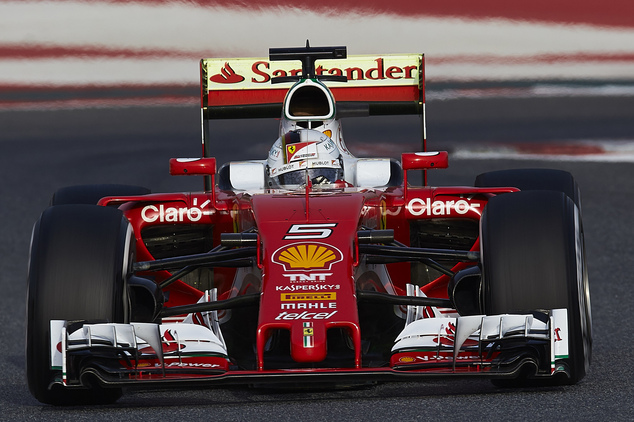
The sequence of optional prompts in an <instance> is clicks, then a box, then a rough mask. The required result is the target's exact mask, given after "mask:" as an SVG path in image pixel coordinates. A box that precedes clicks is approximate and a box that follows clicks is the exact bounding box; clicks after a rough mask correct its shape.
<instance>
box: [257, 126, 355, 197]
mask: <svg viewBox="0 0 634 422" xmlns="http://www.w3.org/2000/svg"><path fill="white" fill-rule="evenodd" d="M267 165H268V185H269V187H270V188H274V189H277V188H282V189H293V188H297V187H299V186H302V185H306V184H308V182H310V183H311V184H312V185H313V186H319V185H322V186H323V185H329V184H332V183H335V182H336V181H338V180H343V179H344V176H343V166H342V162H341V153H340V152H339V149H338V148H337V146H336V145H335V143H334V142H333V140H332V139H330V137H328V136H326V135H325V134H324V133H321V132H319V131H316V130H311V129H299V130H294V131H290V132H288V133H285V134H284V135H282V136H280V137H279V138H278V139H277V141H275V143H274V144H273V147H271V150H270V151H269V156H268V159H267Z"/></svg>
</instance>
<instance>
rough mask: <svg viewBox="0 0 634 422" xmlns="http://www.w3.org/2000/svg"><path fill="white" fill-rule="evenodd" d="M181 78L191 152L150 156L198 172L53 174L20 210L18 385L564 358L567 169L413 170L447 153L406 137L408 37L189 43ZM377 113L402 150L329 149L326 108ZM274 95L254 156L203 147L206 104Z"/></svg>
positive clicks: (403, 374)
mask: <svg viewBox="0 0 634 422" xmlns="http://www.w3.org/2000/svg"><path fill="white" fill-rule="evenodd" d="M326 84H327V85H326ZM201 85H202V86H201V93H202V94H201V97H202V98H201V103H202V104H201V116H202V123H203V124H202V127H203V135H202V138H203V154H202V155H203V157H202V158H195V159H172V160H171V161H170V172H171V174H173V175H199V176H203V177H204V190H202V191H200V192H192V193H154V194H152V193H150V192H149V190H147V189H144V188H141V187H136V186H121V185H90V186H72V187H67V188H63V189H60V190H59V191H58V192H56V193H55V195H54V196H53V199H52V202H51V206H50V207H49V208H47V209H46V210H45V211H44V212H43V213H42V215H41V217H40V218H39V220H38V221H37V222H36V224H35V226H34V229H33V238H32V247H31V256H30V263H29V287H28V305H27V308H28V327H27V350H26V358H27V378H28V384H29V388H30V390H31V392H32V394H33V395H34V396H35V397H36V398H37V399H38V400H39V401H41V402H44V403H51V404H67V403H107V402H113V401H115V400H117V399H118V398H119V397H120V395H121V392H122V388H123V387H134V386H140V387H144V388H147V387H152V386H156V387H165V386H173V387H183V386H192V387H195V386H213V385H219V386H220V385H227V384H249V385H270V384H275V385H293V384H301V385H310V383H318V384H319V385H323V384H324V383H330V384H333V385H338V384H345V385H351V384H356V383H358V384H364V383H369V382H377V381H404V380H407V381H410V380H414V379H424V378H426V377H436V376H482V377H488V378H491V379H492V380H493V381H494V382H495V383H497V384H503V385H515V384H519V385H525V384H527V383H530V384H540V385H541V384H549V385H552V384H553V383H554V384H573V383H576V382H577V381H579V380H580V379H581V378H583V377H584V375H585V374H586V371H587V370H588V366H589V363H590V356H591V346H592V340H591V313H590V298H589V290H588V279H587V270H586V259H585V250H584V239H583V225H582V221H581V212H580V196H579V189H578V187H577V184H576V183H575V180H574V179H573V177H572V176H571V175H570V174H569V173H566V172H563V171H559V170H544V169H539V170H527V169H523V170H506V171H498V172H490V173H484V174H481V175H479V176H477V177H476V179H475V184H474V187H431V186H427V182H426V181H427V177H426V172H427V171H428V170H432V169H442V168H446V167H447V163H448V161H447V153H446V152H426V147H425V120H424V111H425V90H424V57H423V56H422V55H416V54H415V55H383V56H350V57H348V56H347V51H346V48H345V47H310V46H309V45H308V43H307V45H306V47H301V48H275V49H270V51H269V58H268V59H266V58H262V59H206V60H202V61H201ZM396 114H413V115H419V116H420V118H421V121H422V127H423V133H422V140H423V142H422V147H421V150H422V152H412V153H403V154H402V156H401V160H400V161H398V160H396V159H390V158H372V159H368V158H357V157H355V156H353V155H352V154H351V153H350V152H349V151H348V149H347V148H346V145H345V142H344V139H343V135H342V131H341V119H342V118H343V117H346V116H352V115H396ZM280 116H281V121H280V132H279V138H278V139H277V141H276V142H275V143H274V144H273V146H272V147H271V149H270V152H269V154H268V157H267V158H266V159H262V160H252V161H241V162H230V163H228V164H224V165H222V166H220V167H219V168H218V169H217V168H216V160H215V159H214V158H212V157H211V147H210V143H211V142H210V133H211V131H210V130H209V125H210V121H211V120H213V119H224V118H255V117H262V118H266V117H269V118H280ZM388 141H389V140H388ZM414 173H419V174H421V173H422V178H421V177H420V175H419V174H416V175H415V177H414ZM408 175H409V178H408ZM421 179H422V182H421ZM416 182H417V183H416Z"/></svg>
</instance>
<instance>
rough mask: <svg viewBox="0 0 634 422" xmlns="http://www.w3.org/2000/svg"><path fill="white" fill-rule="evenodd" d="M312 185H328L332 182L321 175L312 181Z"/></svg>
mask: <svg viewBox="0 0 634 422" xmlns="http://www.w3.org/2000/svg"><path fill="white" fill-rule="evenodd" d="M311 183H312V184H313V186H314V185H327V184H329V183H330V180H328V178H327V177H326V176H324V175H321V174H320V175H319V176H317V177H315V178H313V179H312V180H311Z"/></svg>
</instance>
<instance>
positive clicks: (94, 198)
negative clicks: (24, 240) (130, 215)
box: [51, 184, 151, 205]
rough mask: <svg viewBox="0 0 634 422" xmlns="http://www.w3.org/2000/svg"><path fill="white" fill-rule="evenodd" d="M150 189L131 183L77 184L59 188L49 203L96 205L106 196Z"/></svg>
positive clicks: (134, 194)
mask: <svg viewBox="0 0 634 422" xmlns="http://www.w3.org/2000/svg"><path fill="white" fill-rule="evenodd" d="M149 193H151V191H150V190H149V189H147V188H144V187H141V186H131V185H114V184H105V185H78V186H67V187H64V188H61V189H59V190H58V191H57V192H55V193H54V194H53V197H52V198H51V205H67V204H92V205H97V202H99V200H100V199H101V198H104V197H106V196H137V195H147V194H149Z"/></svg>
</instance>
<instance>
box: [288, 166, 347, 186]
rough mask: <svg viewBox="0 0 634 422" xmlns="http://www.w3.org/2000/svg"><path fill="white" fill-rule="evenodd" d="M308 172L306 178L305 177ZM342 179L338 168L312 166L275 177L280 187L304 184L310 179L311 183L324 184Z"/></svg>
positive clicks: (341, 173)
mask: <svg viewBox="0 0 634 422" xmlns="http://www.w3.org/2000/svg"><path fill="white" fill-rule="evenodd" d="M306 174H308V179H307V178H306ZM340 179H343V172H342V170H341V169H338V168H313V169H307V170H297V171H291V172H288V173H284V174H280V175H279V176H278V177H277V183H278V185H280V186H282V187H289V186H298V185H304V184H306V182H307V180H310V181H311V183H312V184H313V185H325V184H330V183H334V182H336V181H337V180H340Z"/></svg>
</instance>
